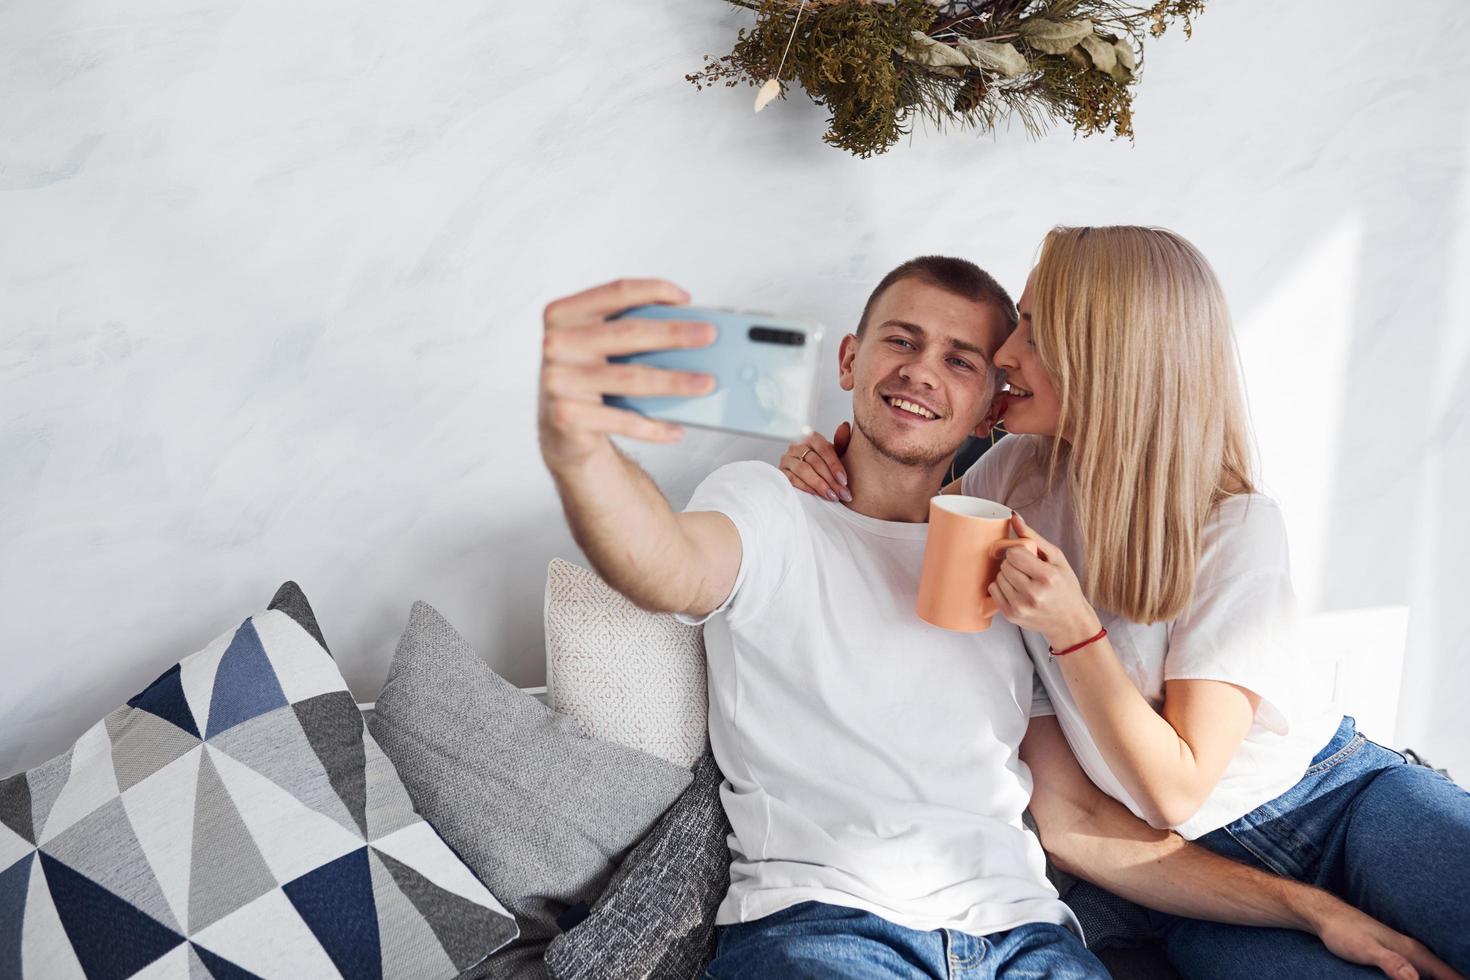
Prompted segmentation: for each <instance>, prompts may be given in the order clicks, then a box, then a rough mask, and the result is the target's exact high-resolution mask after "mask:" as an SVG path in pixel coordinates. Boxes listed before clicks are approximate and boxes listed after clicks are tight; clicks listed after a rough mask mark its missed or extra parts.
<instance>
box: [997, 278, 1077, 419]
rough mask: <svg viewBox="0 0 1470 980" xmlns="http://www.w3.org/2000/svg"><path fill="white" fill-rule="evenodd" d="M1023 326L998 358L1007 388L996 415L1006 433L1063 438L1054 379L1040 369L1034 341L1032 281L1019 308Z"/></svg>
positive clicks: (1002, 394)
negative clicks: (1032, 327) (1003, 422)
mask: <svg viewBox="0 0 1470 980" xmlns="http://www.w3.org/2000/svg"><path fill="white" fill-rule="evenodd" d="M1016 309H1017V310H1018V311H1019V312H1020V314H1021V322H1020V323H1019V324H1017V325H1016V329H1015V330H1013V331H1012V332H1011V335H1010V336H1009V337H1008V338H1006V342H1005V343H1004V344H1002V345H1001V348H1000V350H998V351H996V354H995V366H996V367H998V368H1002V369H1004V371H1005V373H1006V385H1007V388H1005V389H1002V391H1001V394H1000V395H999V402H1000V403H999V404H998V405H997V406H996V407H997V410H998V411H997V414H998V415H999V416H1000V417H1002V418H1004V419H1005V429H1006V431H1007V432H1015V433H1029V434H1031V435H1041V436H1055V435H1062V433H1061V432H1060V431H1059V429H1060V427H1061V424H1062V404H1061V400H1060V399H1059V398H1058V397H1057V390H1056V388H1055V387H1053V385H1052V381H1051V376H1050V375H1048V374H1047V372H1046V368H1044V367H1042V366H1041V358H1040V357H1039V356H1038V355H1037V353H1036V344H1035V342H1034V341H1033V340H1032V338H1031V279H1027V280H1026V289H1025V291H1024V292H1023V293H1021V300H1020V302H1018V303H1017V304H1016Z"/></svg>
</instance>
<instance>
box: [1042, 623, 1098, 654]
mask: <svg viewBox="0 0 1470 980" xmlns="http://www.w3.org/2000/svg"><path fill="white" fill-rule="evenodd" d="M1107 635H1108V628H1107V627H1106V626H1104V627H1103V628H1102V629H1100V630H1098V631H1097V632H1096V633H1095V634H1093V635H1092V636H1089V637H1088V638H1087V639H1085V640H1083V641H1082V642H1081V643H1074V644H1072V645H1071V646H1069V647H1067V649H1065V650H1053V649H1052V648H1051V647H1050V646H1048V647H1047V648H1046V652H1047V653H1049V654H1051V655H1052V656H1053V657H1065V656H1066V655H1067V654H1069V653H1076V652H1077V651H1078V650H1081V649H1082V648H1083V647H1085V646H1089V645H1091V644H1093V643H1096V642H1097V641H1098V640H1101V639H1102V638H1103V637H1105V636H1107Z"/></svg>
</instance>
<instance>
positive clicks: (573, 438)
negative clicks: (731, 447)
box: [539, 280, 741, 615]
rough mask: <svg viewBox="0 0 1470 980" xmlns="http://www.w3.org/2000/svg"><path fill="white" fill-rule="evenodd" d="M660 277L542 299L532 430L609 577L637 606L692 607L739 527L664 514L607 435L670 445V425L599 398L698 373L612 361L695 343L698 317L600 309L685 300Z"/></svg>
mask: <svg viewBox="0 0 1470 980" xmlns="http://www.w3.org/2000/svg"><path fill="white" fill-rule="evenodd" d="M688 301H689V296H688V294H686V293H684V291H683V290H681V289H679V288H678V287H677V286H674V285H673V284H672V283H667V282H663V281H660V280H622V281H619V282H614V283H608V284H607V285H604V286H598V287H595V288H593V289H589V290H587V291H586V292H582V293H578V294H576V295H574V296H568V297H566V298H564V299H560V300H557V301H555V302H553V303H551V304H550V305H549V306H547V307H546V312H545V316H544V321H545V324H544V325H545V330H546V333H545V338H544V342H543V346H542V363H541V387H540V410H539V428H540V437H541V456H542V458H543V459H544V460H545V461H546V466H547V468H548V469H549V470H550V471H551V476H552V479H553V480H554V481H555V483H556V489H557V493H558V494H560V496H561V500H562V507H563V509H564V510H565V511H566V515H567V523H568V524H570V525H571V529H572V535H573V537H574V538H575V539H576V541H577V544H578V545H580V546H581V548H582V550H583V551H584V552H585V553H586V555H587V558H588V560H589V561H591V562H592V565H593V567H594V568H596V569H597V572H598V574H600V575H601V576H602V577H603V579H605V580H606V581H607V583H608V584H609V585H611V586H612V587H613V588H615V589H617V590H618V591H619V592H621V593H623V594H624V595H625V596H627V597H628V598H629V599H631V600H632V601H633V602H635V603H637V604H638V605H639V606H642V607H643V608H645V609H651V610H655V611H659V612H683V613H689V614H691V615H703V614H705V613H708V612H710V611H711V610H713V609H716V608H717V607H718V606H719V605H720V603H721V602H723V601H724V599H725V598H726V597H727V596H728V595H729V594H730V590H731V588H733V587H734V584H735V577H736V574H737V573H738V572H739V570H740V555H741V552H740V535H739V532H737V531H736V529H735V525H734V524H733V523H731V521H730V519H729V518H727V517H725V516H724V515H723V514H715V513H691V514H676V513H675V512H674V510H673V509H672V508H671V507H670V506H669V504H668V501H666V500H665V499H664V497H663V494H661V493H660V492H659V490H658V487H656V486H654V484H653V481H652V480H650V479H649V478H648V475H647V474H646V473H644V472H643V471H642V470H641V469H639V468H638V467H637V466H636V465H635V464H634V463H633V462H632V461H631V460H629V459H627V458H626V457H625V456H623V454H622V453H620V452H618V450H617V448H616V447H615V446H613V444H612V441H611V439H610V438H609V435H611V434H612V433H618V434H620V435H625V436H631V437H633V438H637V439H645V440H649V441H653V442H673V441H676V440H677V439H678V438H680V436H681V435H682V434H683V430H682V429H681V427H679V426H677V425H672V424H670V423H667V422H660V421H657V420H654V419H649V418H645V417H643V416H642V415H639V414H637V413H636V412H629V411H625V410H622V409H617V408H613V407H611V406H608V405H605V404H603V396H604V395H628V396H651V395H676V396H684V397H690V396H697V395H701V394H706V393H708V392H709V391H710V389H711V385H712V381H713V379H711V378H709V377H708V376H706V375H700V374H692V373H687V372H680V371H669V370H664V369H660V368H654V367H649V366H645V365H633V364H612V363H609V361H608V358H610V357H615V356H618V355H621V354H633V353H640V352H643V351H649V350H666V349H671V348H676V347H704V346H708V345H709V344H710V343H711V342H712V341H713V339H714V330H713V328H712V327H711V326H710V325H708V324H703V323H692V322H686V321H673V320H637V319H625V320H617V321H609V320H608V319H607V318H608V317H609V316H611V315H613V314H616V313H618V312H621V311H622V310H625V309H628V308H629V307H633V306H641V305H644V304H648V303H687V302H688Z"/></svg>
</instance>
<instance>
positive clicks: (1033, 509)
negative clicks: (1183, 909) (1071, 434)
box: [960, 435, 1340, 840]
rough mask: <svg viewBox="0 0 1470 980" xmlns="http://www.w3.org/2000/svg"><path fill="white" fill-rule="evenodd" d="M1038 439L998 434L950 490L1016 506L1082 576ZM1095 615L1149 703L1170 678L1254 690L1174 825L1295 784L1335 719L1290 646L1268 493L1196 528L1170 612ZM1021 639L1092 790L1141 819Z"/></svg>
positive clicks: (1233, 501)
mask: <svg viewBox="0 0 1470 980" xmlns="http://www.w3.org/2000/svg"><path fill="white" fill-rule="evenodd" d="M1046 446H1047V443H1046V442H1045V441H1044V440H1042V439H1040V438H1038V437H1036V436H1014V435H1012V436H1007V437H1005V438H1004V439H1002V440H1001V441H1000V442H998V443H997V444H996V445H995V446H994V447H993V448H991V449H990V450H988V451H987V452H986V453H985V455H983V456H981V457H980V459H979V461H978V462H976V463H975V465H974V466H972V467H971V468H970V469H969V470H968V471H967V472H966V473H965V475H964V476H963V477H962V478H961V481H960V488H961V491H962V492H963V493H965V494H968V495H970V496H974V497H984V498H986V499H988V500H994V501H996V502H998V503H1003V504H1006V505H1007V506H1009V507H1012V508H1014V509H1015V510H1016V511H1018V512H1019V513H1020V514H1021V516H1022V517H1023V518H1025V519H1026V522H1027V523H1028V524H1030V525H1031V527H1032V528H1034V529H1035V530H1036V533H1038V534H1040V535H1041V536H1042V537H1044V538H1046V539H1047V540H1049V541H1051V542H1053V543H1054V544H1056V545H1057V546H1058V547H1060V548H1061V549H1062V551H1063V552H1064V553H1065V554H1066V556H1067V561H1068V562H1070V563H1071V565H1072V568H1073V569H1074V570H1077V572H1078V575H1079V576H1080V575H1081V569H1082V567H1083V563H1082V559H1083V554H1082V542H1081V538H1080V533H1079V528H1078V526H1077V522H1076V520H1075V517H1074V516H1073V515H1074V511H1073V508H1072V498H1071V494H1070V492H1069V491H1068V488H1067V485H1066V481H1065V479H1064V478H1062V477H1059V478H1058V481H1057V486H1056V487H1055V488H1053V489H1052V490H1051V491H1050V492H1049V493H1045V492H1042V491H1043V490H1044V481H1045V453H1046V452H1047V451H1048V450H1047V449H1046V448H1045V447H1046ZM1033 457H1036V458H1040V459H1041V460H1042V464H1043V465H1042V467H1041V468H1040V472H1039V474H1038V475H1035V476H1028V477H1027V478H1026V479H1025V480H1024V481H1023V482H1021V483H1020V485H1019V486H1015V483H1016V480H1015V476H1016V473H1017V471H1018V469H1019V468H1020V467H1021V465H1022V464H1023V463H1025V461H1026V460H1028V459H1029V458H1033ZM1097 612H1098V616H1099V617H1100V618H1101V620H1102V623H1103V625H1104V626H1106V627H1107V630H1108V639H1109V640H1110V641H1111V643H1112V646H1113V649H1114V651H1116V652H1117V655H1118V659H1119V661H1121V663H1122V665H1123V669H1124V670H1125V671H1127V673H1128V676H1129V677H1130V678H1132V680H1133V683H1134V684H1135V685H1136V686H1137V687H1138V689H1139V691H1140V692H1142V694H1143V696H1144V698H1145V699H1146V700H1147V701H1148V703H1149V704H1151V705H1153V707H1154V710H1155V711H1158V710H1160V708H1161V707H1162V705H1163V703H1164V682H1165V681H1170V680H1184V679H1193V680H1216V681H1226V682H1228V683H1231V684H1236V685H1239V686H1240V687H1243V688H1245V689H1246V690H1248V691H1251V692H1253V693H1254V694H1257V695H1259V696H1260V698H1261V701H1260V706H1259V707H1258V708H1257V710H1256V716H1255V719H1254V721H1253V722H1252V724H1251V727H1250V730H1249V731H1248V732H1247V733H1246V736H1245V740H1244V741H1243V742H1242V743H1241V745H1240V748H1239V749H1238V750H1236V753H1235V757H1234V758H1232V759H1231V760H1230V764H1229V765H1228V766H1227V767H1226V769H1225V774H1224V775H1223V776H1221V777H1220V782H1219V783H1218V784H1217V785H1216V787H1215V790H1214V792H1213V793H1211V794H1210V796H1209V798H1208V799H1207V800H1206V801H1205V803H1204V805H1203V806H1202V807H1201V808H1200V809H1199V812H1197V813H1195V814H1194V816H1192V817H1190V818H1189V819H1188V820H1185V821H1184V822H1182V823H1180V824H1178V825H1176V826H1175V827H1174V828H1173V829H1174V830H1177V831H1178V832H1179V833H1180V835H1182V836H1183V837H1185V838H1187V839H1189V840H1193V839H1195V838H1196V837H1199V836H1201V835H1203V834H1207V833H1209V832H1210V831H1212V830H1215V829H1217V828H1219V827H1223V826H1225V825H1226V824H1228V823H1230V822H1231V821H1233V820H1236V819H1237V818H1239V817H1242V816H1244V815H1245V814H1247V813H1249V812H1250V811H1252V810H1254V809H1255V808H1256V807H1258V806H1260V805H1261V804H1262V803H1266V802H1268V801H1270V800H1273V799H1275V798H1276V797H1277V796H1279V795H1281V793H1283V792H1285V791H1286V790H1288V789H1290V788H1291V787H1292V786H1294V785H1296V783H1297V782H1298V781H1299V780H1300V779H1301V778H1302V775H1303V774H1304V773H1305V772H1306V770H1307V767H1308V765H1309V764H1310V762H1311V760H1312V757H1313V756H1314V755H1315V754H1316V753H1317V751H1318V750H1319V749H1321V748H1322V746H1323V745H1325V744H1326V743H1327V741H1328V739H1330V738H1331V737H1332V734H1333V732H1334V731H1335V730H1336V728H1337V724H1338V721H1339V720H1340V716H1338V715H1334V714H1332V713H1330V712H1327V711H1325V710H1324V708H1323V706H1322V704H1323V700H1324V699H1323V698H1322V697H1320V694H1319V691H1320V688H1321V686H1322V684H1324V683H1325V682H1326V681H1325V679H1323V678H1320V677H1314V676H1313V675H1312V672H1311V669H1310V668H1309V666H1308V664H1307V663H1306V661H1305V658H1304V657H1303V656H1302V655H1301V647H1300V646H1299V645H1298V644H1297V642H1296V636H1295V627H1296V600H1295V594H1294V592H1293V591H1292V585H1291V568H1290V561H1289V558H1288V554H1287V545H1286V527H1285V523H1284V521H1283V520H1282V516H1281V510H1280V508H1279V507H1278V506H1277V505H1276V502H1275V501H1274V500H1272V499H1271V498H1269V497H1266V496H1262V495H1261V494H1248V495H1240V496H1236V497H1231V498H1229V499H1227V500H1225V501H1224V502H1222V503H1221V504H1220V505H1219V507H1218V508H1216V511H1215V513H1214V515H1213V516H1212V517H1211V519H1210V521H1209V522H1208V523H1207V524H1206V525H1205V529H1204V551H1203V554H1202V557H1201V559H1200V565H1199V569H1198V572H1197V574H1196V580H1195V595H1194V599H1193V600H1192V601H1191V602H1190V605H1189V607H1188V609H1186V610H1185V612H1184V613H1183V614H1182V615H1180V616H1179V617H1178V618H1177V619H1175V620H1172V621H1170V622H1159V623H1154V624H1152V625H1148V626H1144V625H1141V624H1139V623H1134V622H1130V621H1128V620H1125V619H1122V618H1121V617H1119V616H1117V615H1115V614H1112V613H1110V612H1108V611H1106V610H1102V609H1099V610H1098V611H1097ZM1022 635H1023V636H1024V638H1025V641H1026V649H1027V651H1028V652H1029V653H1030V655H1031V659H1032V661H1033V662H1034V663H1035V664H1036V671H1037V673H1038V674H1039V675H1040V677H1041V682H1042V684H1043V685H1044V686H1045V688H1046V692H1047V694H1048V696H1049V697H1050V698H1051V702H1052V707H1053V709H1054V710H1055V712H1056V716H1057V721H1058V723H1059V724H1060V725H1061V728H1062V732H1063V733H1064V734H1065V735H1066V737H1067V741H1068V743H1069V744H1070V745H1071V747H1072V752H1073V753H1074V754H1075V755H1076V756H1077V761H1078V762H1079V763H1081V765H1082V768H1083V769H1084V770H1085V771H1086V772H1087V774H1088V775H1089V776H1090V777H1092V781H1093V782H1094V783H1096V784H1097V785H1098V787H1099V788H1101V789H1102V790H1103V791H1104V792H1105V793H1107V794H1108V795H1110V796H1112V797H1114V798H1116V799H1117V800H1119V801H1120V802H1121V803H1123V804H1124V805H1125V806H1127V807H1128V809H1130V810H1132V811H1133V813H1134V814H1136V815H1137V816H1138V817H1139V818H1140V819H1142V818H1143V811H1142V809H1141V808H1140V807H1139V806H1138V804H1137V803H1136V802H1135V801H1134V799H1133V798H1132V796H1131V795H1129V793H1128V791H1127V790H1126V789H1124V787H1123V785H1122V783H1120V782H1119V781H1118V779H1117V778H1116V777H1115V776H1114V775H1113V773H1112V770H1111V769H1110V768H1109V767H1108V764H1107V762H1106V761H1104V759H1103V756H1102V754H1101V752H1099V751H1098V747H1097V743H1096V742H1095V741H1094V740H1093V738H1092V734H1091V732H1089V731H1088V728H1087V724H1086V722H1085V721H1084V720H1083V718H1082V714H1081V712H1080V711H1079V710H1078V708H1077V704H1076V702H1075V701H1074V700H1073V698H1072V695H1071V692H1070V691H1069V690H1068V688H1067V682H1066V680H1065V678H1064V677H1063V676H1062V672H1061V669H1060V665H1059V664H1057V663H1056V662H1055V661H1054V660H1053V658H1052V657H1051V656H1050V655H1049V653H1048V651H1047V643H1046V640H1045V638H1043V637H1042V636H1041V634H1039V633H1035V632H1032V631H1031V630H1022Z"/></svg>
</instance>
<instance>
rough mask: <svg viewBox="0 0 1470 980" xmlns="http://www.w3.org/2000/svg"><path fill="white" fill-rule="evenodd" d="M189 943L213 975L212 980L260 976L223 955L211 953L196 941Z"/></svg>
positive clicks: (246, 978)
mask: <svg viewBox="0 0 1470 980" xmlns="http://www.w3.org/2000/svg"><path fill="white" fill-rule="evenodd" d="M189 945H190V946H193V947H194V952H195V953H196V954H197V955H198V956H199V961H200V962H201V963H203V964H204V968H205V969H206V970H208V971H209V975H210V976H212V977H214V980H260V977H258V976H256V975H255V974H254V973H251V972H250V971H249V970H247V969H245V968H244V967H240V966H236V965H235V964H233V963H231V962H230V961H229V960H227V959H225V958H224V957H223V956H218V955H216V954H214V953H211V952H210V951H209V950H207V949H205V948H204V947H203V946H201V945H199V944H198V943H192V942H191V943H190V944H189Z"/></svg>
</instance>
